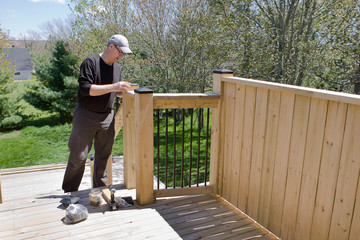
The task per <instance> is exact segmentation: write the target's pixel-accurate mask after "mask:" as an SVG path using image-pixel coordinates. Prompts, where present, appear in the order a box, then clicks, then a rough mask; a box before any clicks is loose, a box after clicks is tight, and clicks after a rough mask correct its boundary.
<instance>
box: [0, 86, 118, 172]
mask: <svg viewBox="0 0 360 240" xmlns="http://www.w3.org/2000/svg"><path fill="white" fill-rule="evenodd" d="M13 84H14V87H15V91H13V93H12V95H13V97H17V96H22V95H23V94H24V92H25V91H26V89H27V88H28V87H29V86H30V85H31V84H37V83H36V82H35V81H34V80H29V81H23V82H15V83H13ZM19 104H20V105H21V106H22V113H23V114H24V115H25V116H27V122H26V127H24V128H22V129H21V130H15V131H10V132H0V146H1V147H0V169H1V168H15V167H24V166H32V165H42V164H49V163H62V162H67V159H68V155H69V151H68V148H67V143H68V139H69V136H70V132H71V123H67V124H60V123H59V118H58V116H57V115H56V114H50V113H48V112H43V111H40V110H38V109H36V108H34V107H33V106H31V105H29V104H28V103H27V102H25V101H24V100H22V99H21V100H20V101H19ZM121 133H122V132H120V134H121ZM92 152H93V150H92V151H91V152H90V153H92ZM113 155H114V156H118V155H122V137H121V136H118V137H117V139H116V141H115V144H114V148H113Z"/></svg>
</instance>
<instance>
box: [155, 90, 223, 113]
mask: <svg viewBox="0 0 360 240" xmlns="http://www.w3.org/2000/svg"><path fill="white" fill-rule="evenodd" d="M219 100H220V95H219V94H206V93H155V94H154V96H153V101H154V109H171V108H215V107H217V105H218V102H219Z"/></svg>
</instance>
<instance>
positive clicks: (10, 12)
mask: <svg viewBox="0 0 360 240" xmlns="http://www.w3.org/2000/svg"><path fill="white" fill-rule="evenodd" d="M6 12H7V13H8V14H9V15H10V17H17V11H16V10H13V9H7V10H6Z"/></svg>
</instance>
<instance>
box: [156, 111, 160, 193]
mask: <svg viewBox="0 0 360 240" xmlns="http://www.w3.org/2000/svg"><path fill="white" fill-rule="evenodd" d="M156 115H157V189H160V110H159V109H157V110H156Z"/></svg>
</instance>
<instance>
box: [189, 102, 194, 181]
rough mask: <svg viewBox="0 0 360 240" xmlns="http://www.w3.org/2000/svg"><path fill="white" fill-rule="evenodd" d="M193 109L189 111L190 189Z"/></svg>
mask: <svg viewBox="0 0 360 240" xmlns="http://www.w3.org/2000/svg"><path fill="white" fill-rule="evenodd" d="M193 114H194V112H193V109H192V108H191V109H190V159H189V187H191V165H192V132H193V117H194V116H193Z"/></svg>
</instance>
